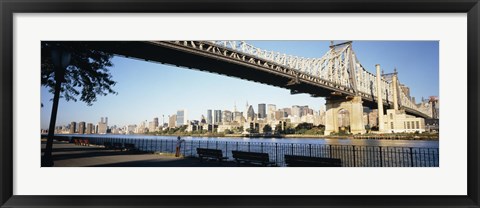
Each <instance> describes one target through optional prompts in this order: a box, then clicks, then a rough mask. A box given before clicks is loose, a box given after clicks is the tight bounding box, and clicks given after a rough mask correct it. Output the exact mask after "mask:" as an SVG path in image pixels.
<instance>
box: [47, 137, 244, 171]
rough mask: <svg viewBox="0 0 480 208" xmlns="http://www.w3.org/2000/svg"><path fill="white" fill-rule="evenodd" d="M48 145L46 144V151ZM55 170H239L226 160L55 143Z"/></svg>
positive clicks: (53, 154)
mask: <svg viewBox="0 0 480 208" xmlns="http://www.w3.org/2000/svg"><path fill="white" fill-rule="evenodd" d="M43 148H45V143H44V142H42V152H43ZM52 157H53V160H54V164H55V165H54V167H236V166H237V165H236V163H235V162H232V161H226V162H223V163H221V164H220V163H218V162H217V161H204V162H200V160H199V159H198V158H184V157H178V158H176V157H174V156H173V155H172V154H162V155H160V154H152V153H131V152H127V151H123V152H121V151H119V150H116V151H115V150H106V149H104V148H102V147H99V146H76V145H74V144H71V143H66V142H55V143H54V144H53V152H52Z"/></svg>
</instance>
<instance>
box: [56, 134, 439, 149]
mask: <svg viewBox="0 0 480 208" xmlns="http://www.w3.org/2000/svg"><path fill="white" fill-rule="evenodd" d="M60 136H75V137H102V138H128V139H149V140H150V139H162V140H163V139H176V138H177V136H149V135H134V134H133V135H118V134H84V135H78V134H73V135H72V134H66V135H60ZM182 139H185V140H186V141H190V140H193V141H198V140H202V141H228V142H255V143H259V142H261V143H293V144H319V145H355V146H382V147H416V148H438V147H439V141H431V140H425V141H423V140H384V139H380V140H375V139H349V138H343V139H341V138H334V139H327V138H261V137H259V138H248V137H190V136H185V137H182Z"/></svg>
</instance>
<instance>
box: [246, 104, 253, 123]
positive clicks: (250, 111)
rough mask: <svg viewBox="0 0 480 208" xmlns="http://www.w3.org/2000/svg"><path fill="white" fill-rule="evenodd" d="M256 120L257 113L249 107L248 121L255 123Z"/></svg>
mask: <svg viewBox="0 0 480 208" xmlns="http://www.w3.org/2000/svg"><path fill="white" fill-rule="evenodd" d="M254 119H255V111H254V110H253V107H252V106H250V107H248V111H247V121H253V120H254Z"/></svg>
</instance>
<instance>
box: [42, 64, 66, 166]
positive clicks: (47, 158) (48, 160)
mask: <svg viewBox="0 0 480 208" xmlns="http://www.w3.org/2000/svg"><path fill="white" fill-rule="evenodd" d="M56 76H57V73H56ZM61 85H62V81H61V80H60V79H56V83H55V93H54V96H53V106H52V114H51V116H50V126H49V128H48V137H47V145H46V147H45V153H44V155H43V158H42V167H52V166H53V159H52V146H53V137H54V134H55V123H56V121H57V110H58V101H59V99H60V90H61Z"/></svg>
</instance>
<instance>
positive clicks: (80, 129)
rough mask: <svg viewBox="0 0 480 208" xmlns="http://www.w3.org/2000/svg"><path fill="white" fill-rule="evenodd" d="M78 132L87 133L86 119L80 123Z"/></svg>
mask: <svg viewBox="0 0 480 208" xmlns="http://www.w3.org/2000/svg"><path fill="white" fill-rule="evenodd" d="M78 133H79V134H85V122H84V121H82V122H80V123H78Z"/></svg>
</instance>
